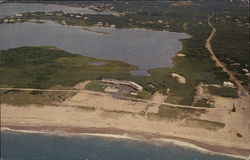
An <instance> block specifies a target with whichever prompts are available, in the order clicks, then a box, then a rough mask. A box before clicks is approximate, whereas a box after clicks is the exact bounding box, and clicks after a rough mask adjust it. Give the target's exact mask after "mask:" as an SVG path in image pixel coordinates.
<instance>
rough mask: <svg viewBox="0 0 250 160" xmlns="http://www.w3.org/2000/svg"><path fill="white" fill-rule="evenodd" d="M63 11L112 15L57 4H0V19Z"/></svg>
mask: <svg viewBox="0 0 250 160" xmlns="http://www.w3.org/2000/svg"><path fill="white" fill-rule="evenodd" d="M53 11H63V12H68V13H82V14H110V13H109V12H96V11H94V10H90V9H88V8H78V7H68V6H65V5H56V4H39V3H34V4H31V3H2V4H1V3H0V18H4V17H6V16H10V15H14V14H17V13H26V12H53Z"/></svg>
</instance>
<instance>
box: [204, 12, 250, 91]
mask: <svg viewBox="0 0 250 160" xmlns="http://www.w3.org/2000/svg"><path fill="white" fill-rule="evenodd" d="M213 16H214V13H212V15H210V16H208V19H207V20H208V25H209V26H210V27H211V28H212V32H211V34H210V36H209V37H208V39H207V41H206V44H205V47H206V48H207V49H208V51H209V52H210V53H211V58H212V59H213V60H214V61H215V63H216V65H217V66H218V67H221V68H222V69H223V71H224V72H226V73H227V74H228V75H229V77H230V80H232V81H233V82H234V83H235V84H236V85H237V87H238V88H239V91H240V93H241V94H243V95H247V96H249V95H248V91H247V90H246V89H245V88H244V87H243V86H242V85H241V83H240V81H239V80H238V79H237V78H236V77H235V76H234V74H233V73H232V72H230V71H229V70H228V69H227V68H226V66H225V65H224V64H223V63H222V62H220V60H219V59H218V58H217V57H216V55H215V53H214V51H213V49H212V46H211V40H212V39H213V37H214V35H215V33H216V28H214V26H213V25H212V23H211V18H212V17H213Z"/></svg>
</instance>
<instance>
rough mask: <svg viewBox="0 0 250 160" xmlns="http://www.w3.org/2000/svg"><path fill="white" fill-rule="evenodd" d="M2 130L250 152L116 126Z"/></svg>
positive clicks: (208, 150)
mask: <svg viewBox="0 0 250 160" xmlns="http://www.w3.org/2000/svg"><path fill="white" fill-rule="evenodd" d="M2 131H13V132H22V133H34V134H39V133H40V134H52V135H58V136H66V135H67V136H68V135H69V136H70V135H72V136H77V135H79V134H80V135H82V136H96V137H103V138H114V139H125V140H133V141H140V142H147V143H150V144H152V145H154V143H153V142H160V143H169V144H171V145H175V146H180V147H182V148H188V149H192V150H196V151H198V152H202V153H205V154H210V155H221V156H226V157H232V158H236V159H247V158H248V155H249V153H250V150H248V149H241V148H234V147H226V146H220V145H215V144H209V143H205V142H202V141H196V140H192V139H187V138H182V137H177V136H166V135H160V134H157V133H146V132H141V133H139V132H136V131H126V130H122V129H118V128H114V127H109V128H96V127H71V126H32V125H1V132H2Z"/></svg>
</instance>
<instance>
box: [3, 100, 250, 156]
mask: <svg viewBox="0 0 250 160" xmlns="http://www.w3.org/2000/svg"><path fill="white" fill-rule="evenodd" d="M181 123H182V122H181V121H174V122H173V121H154V120H147V119H145V117H144V116H142V115H139V114H118V113H110V112H107V111H105V110H102V109H98V110H95V111H88V110H84V109H81V108H77V107H65V106H35V105H29V106H23V107H20V106H19V107H15V106H10V105H6V104H2V105H1V128H2V129H4V128H9V129H14V130H26V131H27V130H28V131H43V132H62V131H63V132H68V133H93V134H114V135H120V136H121V135H124V134H125V135H128V136H129V137H134V138H136V139H138V138H139V139H142V140H143V139H144V140H145V139H147V140H148V139H155V138H157V139H159V138H161V139H162V138H163V139H172V140H178V141H182V142H187V143H190V144H194V145H195V146H197V147H201V148H204V149H206V150H209V151H213V152H218V153H223V154H229V155H234V156H239V157H238V158H246V157H248V155H249V153H250V145H249V142H250V141H249V135H245V134H243V137H237V136H236V135H235V134H234V133H233V132H232V131H231V132H230V130H228V129H229V128H227V127H225V128H223V129H220V130H218V131H212V130H207V129H203V128H196V127H185V126H181V125H180V124H181ZM245 127H247V126H245Z"/></svg>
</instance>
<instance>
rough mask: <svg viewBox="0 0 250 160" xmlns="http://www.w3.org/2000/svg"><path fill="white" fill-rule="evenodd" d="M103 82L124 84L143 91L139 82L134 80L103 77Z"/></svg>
mask: <svg viewBox="0 0 250 160" xmlns="http://www.w3.org/2000/svg"><path fill="white" fill-rule="evenodd" d="M101 82H102V83H108V84H114V85H117V86H120V85H124V86H129V87H131V88H133V89H135V90H136V91H137V92H141V91H142V89H143V87H142V86H140V85H139V84H137V83H135V82H132V81H124V80H116V79H106V78H103V79H102V80H101Z"/></svg>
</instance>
